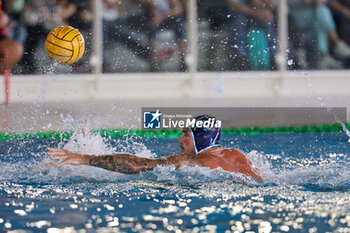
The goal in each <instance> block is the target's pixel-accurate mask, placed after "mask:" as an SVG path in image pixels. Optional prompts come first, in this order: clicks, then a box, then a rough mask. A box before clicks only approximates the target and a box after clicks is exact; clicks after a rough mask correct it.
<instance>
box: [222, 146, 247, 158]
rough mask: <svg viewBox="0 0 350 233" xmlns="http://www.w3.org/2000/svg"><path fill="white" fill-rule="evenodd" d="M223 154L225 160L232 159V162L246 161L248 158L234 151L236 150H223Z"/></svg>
mask: <svg viewBox="0 0 350 233" xmlns="http://www.w3.org/2000/svg"><path fill="white" fill-rule="evenodd" d="M222 153H223V154H224V157H225V158H228V159H231V160H246V159H247V157H246V156H245V154H244V153H243V152H242V151H241V150H238V149H234V148H228V149H224V150H222Z"/></svg>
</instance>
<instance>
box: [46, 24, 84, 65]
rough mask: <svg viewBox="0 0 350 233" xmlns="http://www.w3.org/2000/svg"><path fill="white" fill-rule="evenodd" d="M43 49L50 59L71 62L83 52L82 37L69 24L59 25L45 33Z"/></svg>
mask: <svg viewBox="0 0 350 233" xmlns="http://www.w3.org/2000/svg"><path fill="white" fill-rule="evenodd" d="M45 50H46V53H47V54H48V55H49V57H51V58H52V59H54V60H56V61H58V62H60V63H64V64H73V63H74V62H76V61H78V60H79V59H80V58H81V57H82V56H83V54H84V50H85V41H84V37H83V35H82V34H81V33H80V32H79V31H78V30H77V29H75V28H73V27H71V26H59V27H57V28H55V29H52V30H51V31H50V33H49V34H48V35H47V37H46V41H45Z"/></svg>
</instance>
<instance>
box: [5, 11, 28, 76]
mask: <svg viewBox="0 0 350 233" xmlns="http://www.w3.org/2000/svg"><path fill="white" fill-rule="evenodd" d="M9 22H10V20H9V17H8V15H7V14H6V13H5V12H4V11H2V12H0V30H1V33H0V74H3V73H4V71H5V70H8V69H12V67H13V66H15V65H16V63H17V62H18V61H19V60H20V59H21V57H22V55H23V47H22V45H21V44H19V43H18V42H17V41H15V40H12V39H10V38H8V37H7V36H6V35H4V33H3V30H4V29H5V28H6V27H7V25H8V24H9Z"/></svg>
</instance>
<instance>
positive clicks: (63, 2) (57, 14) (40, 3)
mask: <svg viewBox="0 0 350 233" xmlns="http://www.w3.org/2000/svg"><path fill="white" fill-rule="evenodd" d="M75 11H76V5H75V4H74V3H72V2H69V1H68V0H29V1H26V4H25V7H24V17H25V23H26V25H27V39H26V41H25V44H24V49H25V54H24V56H23V60H22V64H23V73H26V74H35V73H37V67H36V65H35V61H34V53H35V50H36V48H37V46H38V43H39V41H40V40H42V39H44V38H46V36H47V34H48V32H49V31H50V30H52V29H53V28H55V27H57V26H59V25H64V24H68V19H69V18H70V17H72V15H74V14H75Z"/></svg>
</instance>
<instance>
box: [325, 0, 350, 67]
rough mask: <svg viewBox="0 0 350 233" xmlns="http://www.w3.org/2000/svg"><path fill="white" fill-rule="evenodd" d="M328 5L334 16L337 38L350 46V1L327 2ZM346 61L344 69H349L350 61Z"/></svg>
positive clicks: (336, 0) (332, 0)
mask: <svg viewBox="0 0 350 233" xmlns="http://www.w3.org/2000/svg"><path fill="white" fill-rule="evenodd" d="M328 5H329V7H330V8H331V10H332V13H333V15H334V19H335V23H336V25H337V32H338V35H339V38H340V39H341V40H343V41H345V42H346V43H347V44H348V45H350V23H349V22H350V1H349V0H329V4H328ZM346 61H347V62H346V64H345V65H346V68H350V59H349V58H348V59H347V60H346Z"/></svg>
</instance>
